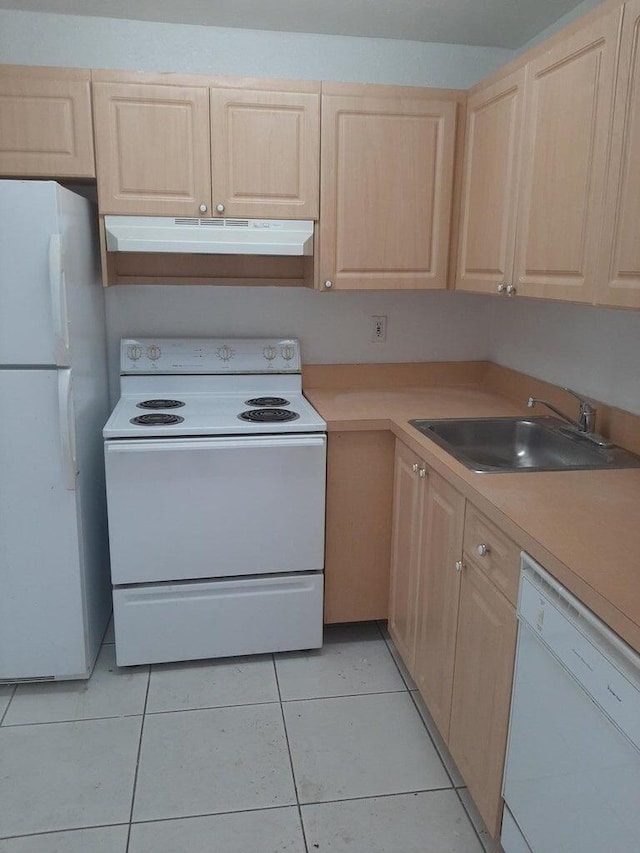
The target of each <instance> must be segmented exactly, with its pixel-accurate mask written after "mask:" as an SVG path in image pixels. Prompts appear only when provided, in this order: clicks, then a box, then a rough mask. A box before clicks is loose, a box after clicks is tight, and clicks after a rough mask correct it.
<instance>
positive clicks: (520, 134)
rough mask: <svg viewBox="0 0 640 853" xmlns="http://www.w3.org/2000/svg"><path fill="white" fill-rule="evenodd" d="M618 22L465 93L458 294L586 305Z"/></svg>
mask: <svg viewBox="0 0 640 853" xmlns="http://www.w3.org/2000/svg"><path fill="white" fill-rule="evenodd" d="M620 16H621V11H620V9H617V10H615V11H613V12H610V13H608V14H606V15H602V16H600V17H598V18H596V19H595V20H592V21H591V23H589V24H587V25H585V26H582V27H580V26H579V25H576V26H575V27H574V28H573V29H572V30H571V32H570V34H569V35H564V36H562V35H560V36H558V37H557V38H556V39H554V40H553V41H552V43H551V46H550V47H549V48H548V49H547V50H544V49H543V48H542V47H541V48H540V49H538V50H536V51H535V52H534V54H533V57H532V58H531V60H530V61H529V62H528V63H527V64H526V65H524V66H523V67H521V68H520V69H517V70H515V71H513V72H512V73H511V74H510V75H509V76H506V77H503V78H502V79H499V80H498V81H497V82H496V81H494V82H491V83H490V84H488V85H487V86H484V87H476V89H474V91H473V92H472V94H471V96H470V98H469V101H468V108H467V136H466V146H465V162H464V176H463V184H462V194H461V196H462V197H461V214H460V239H459V252H458V272H457V280H456V287H457V288H459V289H461V290H475V291H482V292H487V293H495V292H496V291H497V292H501V293H506V294H508V295H512V294H515V293H519V294H521V295H523V296H537V297H542V298H545V299H563V300H567V301H573V302H592V301H593V300H594V282H595V279H596V270H597V266H598V249H599V245H600V237H601V232H602V227H603V215H604V190H605V177H606V167H607V154H608V143H609V134H610V130H611V119H612V103H613V90H614V81H615V73H616V60H617V47H618V34H619V29H620ZM639 175H640V172H639ZM634 198H635V196H634ZM636 251H637V250H636Z"/></svg>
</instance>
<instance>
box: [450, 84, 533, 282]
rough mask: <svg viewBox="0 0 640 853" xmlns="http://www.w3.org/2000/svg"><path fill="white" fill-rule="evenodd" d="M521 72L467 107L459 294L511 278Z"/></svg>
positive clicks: (476, 96) (478, 95)
mask: <svg viewBox="0 0 640 853" xmlns="http://www.w3.org/2000/svg"><path fill="white" fill-rule="evenodd" d="M523 87H524V68H521V69H519V70H518V71H516V72H514V73H513V74H510V75H509V76H508V77H505V78H504V79H503V80H500V81H499V82H498V83H494V84H493V85H492V86H489V87H488V88H487V89H483V90H482V91H479V92H477V93H475V94H474V95H472V96H471V97H470V98H469V101H468V102H467V138H466V144H465V162H464V179H463V187H462V210H461V216H460V232H461V233H460V249H459V263H458V277H457V282H456V288H457V289H458V290H471V291H480V292H485V293H495V292H496V285H497V284H499V283H505V284H507V283H510V282H511V280H512V277H513V244H514V240H515V227H516V225H515V223H516V206H517V195H516V193H517V183H518V182H517V178H518V170H519V168H520V161H519V152H520V140H521V135H522V128H521V124H522V100H523Z"/></svg>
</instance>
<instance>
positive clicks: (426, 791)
mask: <svg viewBox="0 0 640 853" xmlns="http://www.w3.org/2000/svg"><path fill="white" fill-rule="evenodd" d="M453 790H454V789H453V788H451V787H450V786H444V787H443V786H442V785H438V786H437V787H435V788H410V789H409V790H406V791H388V792H386V793H383V794H362V795H361V796H358V797H341V798H339V799H335V800H310V801H309V802H308V803H300V807H301V808H302V809H304V808H306V806H327V805H331V804H332V803H353V802H358V801H360V800H379V799H382V798H389V797H410V796H412V795H413V794H433V793H436V792H438V791H453Z"/></svg>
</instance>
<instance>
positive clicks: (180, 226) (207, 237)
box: [104, 216, 313, 255]
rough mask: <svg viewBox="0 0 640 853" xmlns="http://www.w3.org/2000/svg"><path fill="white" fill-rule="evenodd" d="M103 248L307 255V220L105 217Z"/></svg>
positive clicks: (310, 232)
mask: <svg viewBox="0 0 640 853" xmlns="http://www.w3.org/2000/svg"><path fill="white" fill-rule="evenodd" d="M104 224H105V232H106V238H107V251H108V252H172V253H177V254H199V255H312V254H313V222H312V221H311V220H287V219H200V218H198V217H184V216H183V217H176V218H173V217H168V216H105V218H104Z"/></svg>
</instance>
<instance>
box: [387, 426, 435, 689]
mask: <svg viewBox="0 0 640 853" xmlns="http://www.w3.org/2000/svg"><path fill="white" fill-rule="evenodd" d="M414 465H417V466H421V465H422V463H421V461H420V459H419V458H418V457H417V456H416V455H415V454H414V453H412V452H411V451H410V450H409V449H408V448H406V447H405V446H404V445H403V444H401V443H400V442H399V441H396V460H395V472H394V482H393V526H392V527H393V534H392V537H393V538H392V545H391V589H390V593H389V633H390V634H391V638H392V640H393V642H394V643H395V646H396V648H397V649H398V652H399V653H400V656H401V657H402V660H403V661H404V662H405V665H406V667H407V669H408V670H409V672H410V673H411V674H412V675H413V663H414V648H415V634H416V606H417V582H418V565H417V558H418V545H419V528H418V524H419V521H420V514H421V509H422V503H423V495H424V491H425V484H426V478H420V477H419V476H418V474H417V473H416V471H414V469H413V466H414Z"/></svg>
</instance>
